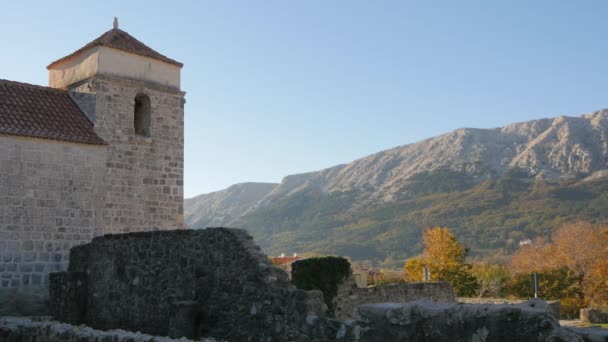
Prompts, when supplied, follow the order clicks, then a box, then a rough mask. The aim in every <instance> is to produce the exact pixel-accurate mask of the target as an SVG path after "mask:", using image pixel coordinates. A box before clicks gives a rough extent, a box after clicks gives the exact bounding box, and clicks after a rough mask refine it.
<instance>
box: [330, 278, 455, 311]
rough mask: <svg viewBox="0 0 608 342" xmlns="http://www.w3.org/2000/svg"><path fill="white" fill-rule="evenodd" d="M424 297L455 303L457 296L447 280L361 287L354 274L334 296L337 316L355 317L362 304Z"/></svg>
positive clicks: (401, 301) (403, 301) (341, 285)
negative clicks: (357, 283)
mask: <svg viewBox="0 0 608 342" xmlns="http://www.w3.org/2000/svg"><path fill="white" fill-rule="evenodd" d="M422 298H427V299H431V300H436V301H440V302H445V303H454V302H455V301H456V296H455V294H454V289H453V288H452V285H450V284H449V283H445V282H437V283H409V284H388V285H381V286H371V287H367V288H359V287H357V285H356V284H355V281H354V280H353V278H352V276H351V277H349V278H347V279H346V280H345V281H344V282H343V283H342V284H340V286H338V293H337V295H336V297H335V298H334V300H333V301H334V307H335V315H336V317H337V318H342V319H347V318H353V315H354V313H355V309H356V308H357V307H358V306H359V305H361V304H374V303H405V302H410V301H414V300H418V299H422Z"/></svg>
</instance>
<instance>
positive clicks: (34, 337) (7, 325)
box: [0, 317, 215, 342]
mask: <svg viewBox="0 0 608 342" xmlns="http://www.w3.org/2000/svg"><path fill="white" fill-rule="evenodd" d="M0 341H41V342H46V341H48V342H54V341H64V342H82V341H112V342H133V341H138V342H178V341H179V342H189V341H191V340H187V339H179V340H176V339H172V338H168V337H159V336H151V335H146V334H142V333H136V332H129V331H124V330H110V331H100V330H95V329H91V328H89V327H82V326H73V325H70V324H65V323H60V322H54V321H47V320H32V319H28V318H16V317H0ZM199 341H200V342H214V341H215V340H214V339H202V340H199Z"/></svg>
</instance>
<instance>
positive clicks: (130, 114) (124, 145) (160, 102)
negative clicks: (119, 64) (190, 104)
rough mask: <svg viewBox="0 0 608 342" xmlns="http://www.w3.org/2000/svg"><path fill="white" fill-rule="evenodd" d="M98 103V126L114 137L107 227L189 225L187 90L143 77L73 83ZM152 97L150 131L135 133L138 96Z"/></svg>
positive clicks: (85, 101)
mask: <svg viewBox="0 0 608 342" xmlns="http://www.w3.org/2000/svg"><path fill="white" fill-rule="evenodd" d="M70 90H71V91H72V92H73V93H84V94H87V93H89V94H93V95H94V105H92V104H91V103H90V102H91V99H90V98H89V97H86V96H82V95H81V96H76V95H74V96H73V98H75V99H76V98H78V99H80V100H79V103H80V102H82V104H81V106H82V107H84V108H91V107H92V106H93V107H94V112H95V117H94V122H95V132H96V133H97V134H98V135H99V136H100V137H101V138H102V139H104V140H105V141H106V142H108V143H109V146H108V149H107V157H106V162H105V172H106V185H105V197H104V201H105V207H104V213H103V217H104V219H103V225H104V233H106V234H107V233H125V232H136V231H148V230H170V229H177V228H184V223H183V185H184V180H183V169H184V153H183V146H184V102H185V100H184V93H183V92H181V91H179V90H176V89H173V88H164V87H160V86H158V85H154V84H147V83H144V82H141V81H135V80H127V79H119V78H112V77H108V76H101V75H99V76H96V77H94V78H92V79H89V80H88V81H86V82H84V83H81V84H78V85H77V86H74V87H72V88H71V89H70ZM138 94H146V95H147V96H148V97H149V98H150V102H151V112H150V113H151V124H150V137H144V136H140V135H137V134H135V131H134V125H133V120H134V105H135V96H136V95H138Z"/></svg>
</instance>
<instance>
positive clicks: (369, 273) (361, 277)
mask: <svg viewBox="0 0 608 342" xmlns="http://www.w3.org/2000/svg"><path fill="white" fill-rule="evenodd" d="M351 269H352V272H353V277H354V278H355V283H356V284H357V287H360V288H363V287H367V286H368V284H370V283H372V284H373V283H375V281H376V276H377V275H378V271H376V270H374V269H373V268H371V267H365V266H355V267H352V268H351Z"/></svg>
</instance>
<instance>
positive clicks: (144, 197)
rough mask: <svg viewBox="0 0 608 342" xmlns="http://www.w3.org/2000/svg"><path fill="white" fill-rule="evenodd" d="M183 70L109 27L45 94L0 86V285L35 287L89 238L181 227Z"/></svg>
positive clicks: (56, 70)
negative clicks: (72, 250) (77, 246)
mask: <svg viewBox="0 0 608 342" xmlns="http://www.w3.org/2000/svg"><path fill="white" fill-rule="evenodd" d="M182 66H183V65H182V63H180V62H177V61H175V60H173V59H171V58H168V57H166V56H164V55H162V54H160V53H158V52H156V51H154V50H153V49H151V48H150V47H148V46H146V45H145V44H143V43H142V42H140V41H139V40H137V39H135V38H134V37H133V36H131V35H130V34H128V33H127V32H125V31H122V30H120V29H119V28H118V23H117V21H116V19H115V21H114V28H113V29H111V30H109V31H107V32H105V33H104V34H102V35H101V36H100V37H99V38H97V39H95V40H93V41H92V42H90V43H88V44H86V45H85V46H84V47H82V48H80V49H78V50H76V51H75V52H73V53H71V54H69V55H67V56H65V57H63V58H60V59H58V60H56V61H54V62H52V63H51V64H50V65H49V66H48V67H47V69H48V71H49V86H48V87H44V86H38V85H32V84H26V83H20V82H14V81H8V80H0V288H8V287H13V288H23V287H38V286H46V285H47V284H48V273H49V272H55V271H63V270H65V269H66V267H67V264H68V255H69V250H70V248H71V247H73V246H75V245H79V244H83V243H87V242H89V241H91V239H92V238H93V237H95V236H99V235H103V234H113V233H127V232H137V231H148V230H168V229H181V228H184V223H183V178H184V177H183V168H184V154H183V149H184V103H185V99H184V95H185V93H184V92H183V91H181V88H180V72H181V68H182ZM0 76H1V75H0Z"/></svg>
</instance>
